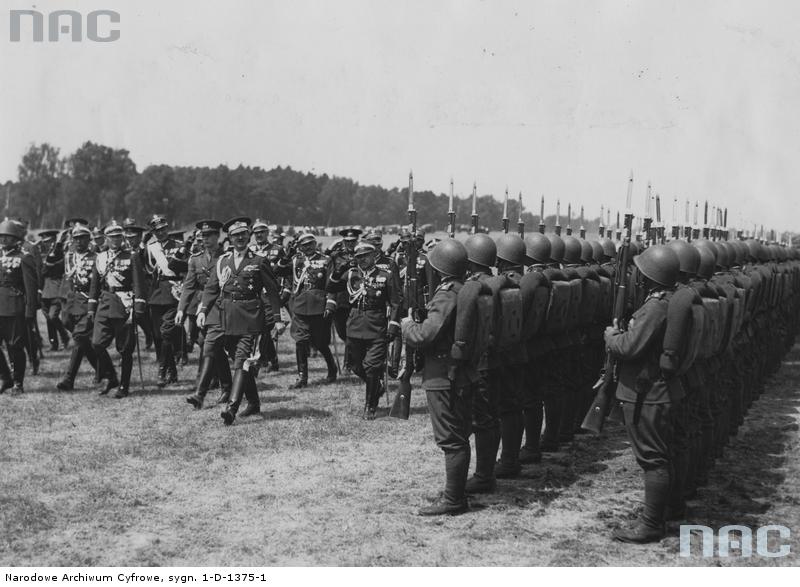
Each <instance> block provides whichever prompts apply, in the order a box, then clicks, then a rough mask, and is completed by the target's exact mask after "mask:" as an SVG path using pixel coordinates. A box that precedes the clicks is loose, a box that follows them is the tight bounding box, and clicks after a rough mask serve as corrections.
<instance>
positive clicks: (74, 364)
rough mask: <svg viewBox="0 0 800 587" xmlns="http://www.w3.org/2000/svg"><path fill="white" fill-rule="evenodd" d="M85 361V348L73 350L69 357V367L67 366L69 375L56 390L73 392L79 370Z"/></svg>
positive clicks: (78, 347)
mask: <svg viewBox="0 0 800 587" xmlns="http://www.w3.org/2000/svg"><path fill="white" fill-rule="evenodd" d="M82 360H83V348H81V347H80V346H76V347H74V348H73V349H72V353H71V354H70V356H69V365H68V366H67V374H66V375H64V379H62V380H61V381H59V382H58V384H57V385H56V388H57V389H59V390H61V391H72V389H74V386H75V377H77V375H78V368H79V367H80V366H81V361H82Z"/></svg>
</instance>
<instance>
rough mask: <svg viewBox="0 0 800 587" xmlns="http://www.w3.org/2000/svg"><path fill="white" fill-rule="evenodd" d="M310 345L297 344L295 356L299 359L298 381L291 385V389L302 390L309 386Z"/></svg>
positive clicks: (305, 343) (304, 343)
mask: <svg viewBox="0 0 800 587" xmlns="http://www.w3.org/2000/svg"><path fill="white" fill-rule="evenodd" d="M308 353H309V349H308V343H307V342H298V343H297V344H295V355H296V357H297V381H295V382H294V384H293V385H291V387H290V389H300V388H301V387H305V386H306V385H308Z"/></svg>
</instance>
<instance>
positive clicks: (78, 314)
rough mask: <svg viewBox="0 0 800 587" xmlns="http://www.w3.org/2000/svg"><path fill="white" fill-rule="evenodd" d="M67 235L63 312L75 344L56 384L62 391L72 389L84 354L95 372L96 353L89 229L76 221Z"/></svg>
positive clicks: (92, 253) (93, 259) (64, 261)
mask: <svg viewBox="0 0 800 587" xmlns="http://www.w3.org/2000/svg"><path fill="white" fill-rule="evenodd" d="M70 235H71V237H72V250H71V251H67V252H66V254H65V255H64V258H63V264H64V284H65V285H66V290H65V291H66V300H65V303H64V310H63V313H62V315H63V316H64V325H65V326H66V328H67V329H68V330H69V331H70V332H71V333H72V338H73V340H74V341H75V346H74V347H73V349H72V354H71V355H70V358H69V365H68V367H67V373H66V375H64V378H63V379H62V380H61V381H59V382H58V384H57V385H56V387H57V388H58V389H60V390H61V391H70V390H72V389H73V388H74V386H75V377H76V376H77V375H78V370H79V369H80V366H81V362H82V361H83V359H84V357H85V358H86V360H87V361H89V364H90V365H91V366H92V369H94V370H95V373H97V356H96V355H95V352H94V347H93V346H92V331H93V329H94V323H93V318H94V316H93V315H92V314H91V313H89V290H90V287H91V282H92V270H93V269H94V265H95V259H96V257H97V255H96V254H95V252H94V251H93V250H92V249H91V247H90V246H89V240H90V239H91V237H92V231H91V229H90V228H89V227H88V226H86V225H85V224H75V225H73V227H72V229H71V231H70Z"/></svg>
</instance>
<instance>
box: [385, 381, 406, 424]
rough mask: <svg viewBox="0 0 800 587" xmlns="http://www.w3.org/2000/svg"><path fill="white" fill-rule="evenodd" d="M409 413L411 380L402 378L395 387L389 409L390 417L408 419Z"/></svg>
mask: <svg viewBox="0 0 800 587" xmlns="http://www.w3.org/2000/svg"><path fill="white" fill-rule="evenodd" d="M410 414H411V382H410V381H406V380H405V379H402V380H401V381H400V385H398V387H397V393H396V394H395V396H394V402H393V403H392V408H391V409H390V410H389V417H390V418H398V419H400V420H408V417H409V415H410Z"/></svg>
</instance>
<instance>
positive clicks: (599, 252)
mask: <svg viewBox="0 0 800 587" xmlns="http://www.w3.org/2000/svg"><path fill="white" fill-rule="evenodd" d="M589 246H590V247H592V260H593V261H594V262H595V263H598V264H600V263H602V262H604V261H605V252H604V251H603V245H601V244H600V241H589Z"/></svg>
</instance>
